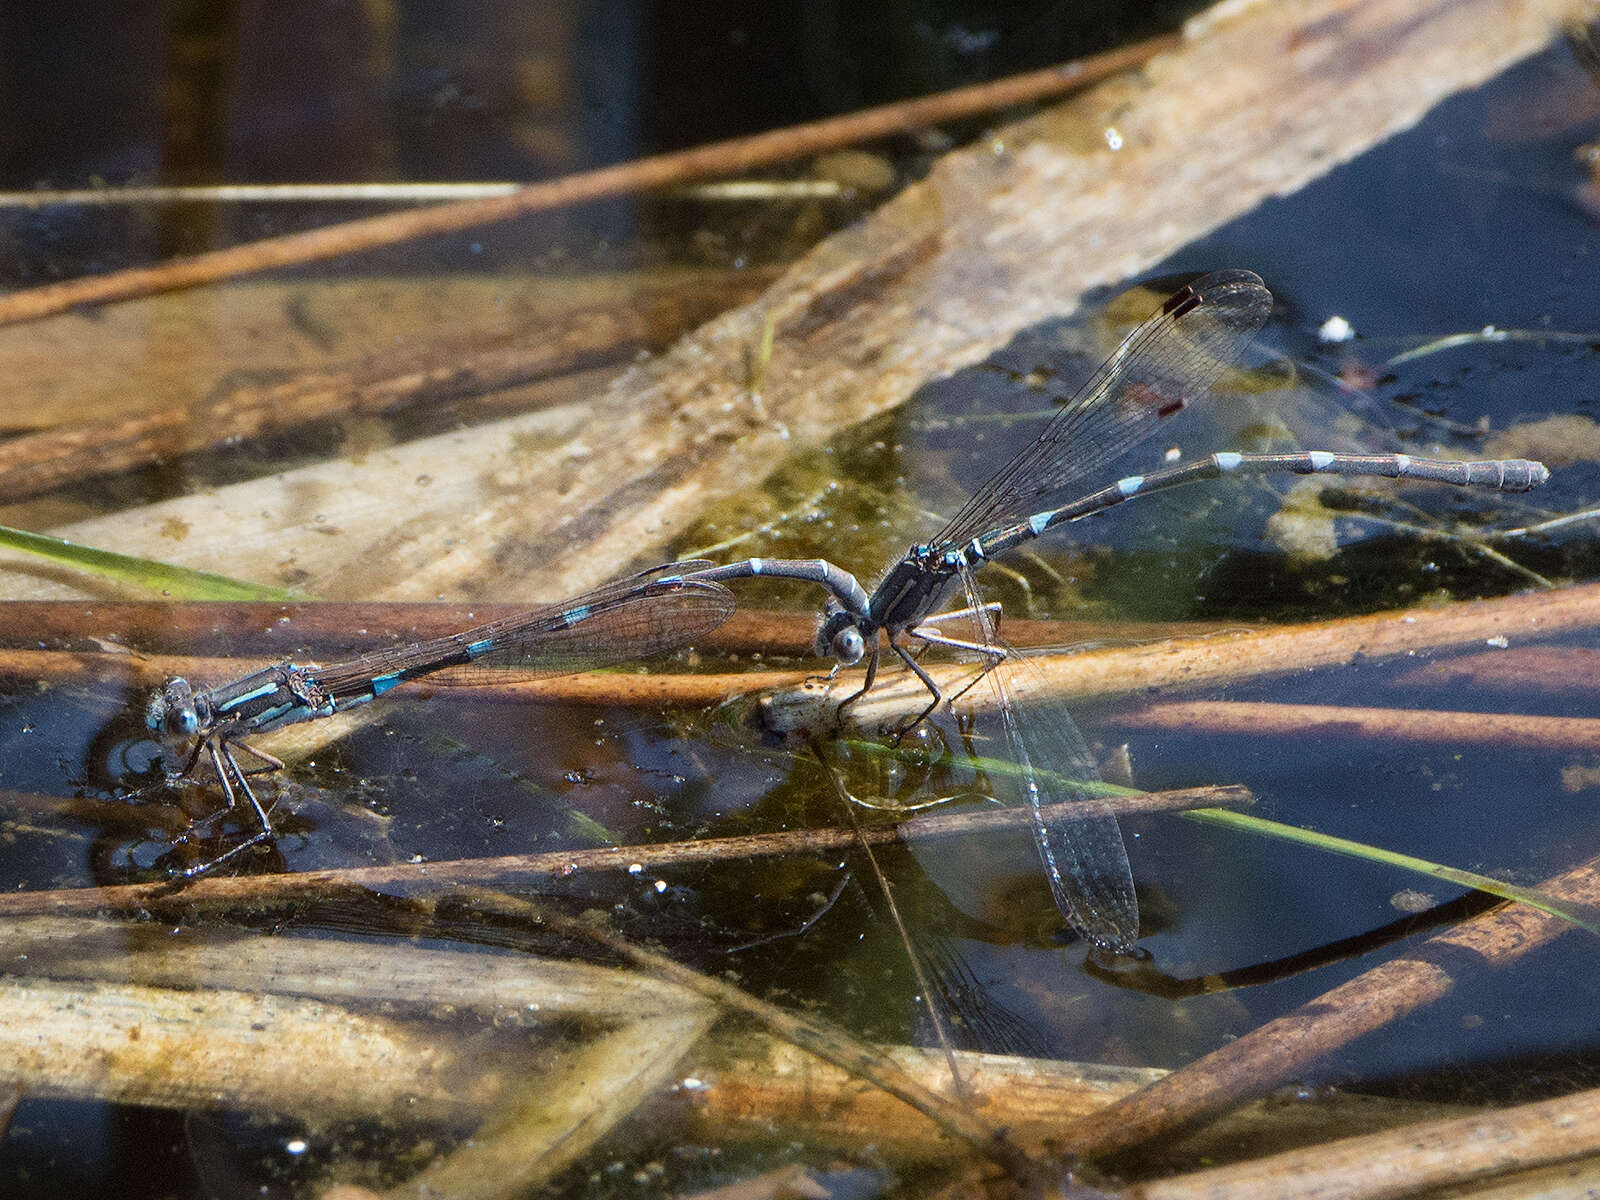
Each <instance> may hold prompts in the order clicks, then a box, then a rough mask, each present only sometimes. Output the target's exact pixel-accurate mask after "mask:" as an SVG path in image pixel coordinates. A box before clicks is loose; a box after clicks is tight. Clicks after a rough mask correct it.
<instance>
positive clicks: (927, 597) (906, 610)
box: [870, 543, 966, 634]
mask: <svg viewBox="0 0 1600 1200" xmlns="http://www.w3.org/2000/svg"><path fill="white" fill-rule="evenodd" d="M965 561H966V559H965V551H964V549H963V548H961V547H952V546H948V545H930V544H928V543H919V544H918V545H915V546H912V547H911V549H909V550H907V551H906V554H905V557H904V558H902V559H901V560H900V561H899V562H897V563H895V565H894V566H893V567H891V568H890V569H889V573H888V574H887V575H885V576H884V577H883V582H882V583H880V584H878V588H877V590H876V591H875V592H873V593H872V605H871V608H870V612H871V615H872V619H873V622H874V624H875V625H876V626H877V627H879V628H882V629H887V630H888V631H889V632H890V633H891V634H894V633H898V632H900V631H901V630H903V629H909V628H911V627H912V626H914V625H916V624H917V623H918V622H920V621H921V620H922V619H923V618H924V617H926V616H928V615H929V614H930V613H932V612H934V611H935V610H936V609H937V608H938V607H939V606H940V605H941V604H942V603H943V601H944V598H945V597H946V596H947V595H948V594H949V593H950V589H951V587H952V586H953V585H954V583H955V580H956V576H957V575H958V574H959V573H960V570H961V567H962V565H963V564H964V563H965Z"/></svg>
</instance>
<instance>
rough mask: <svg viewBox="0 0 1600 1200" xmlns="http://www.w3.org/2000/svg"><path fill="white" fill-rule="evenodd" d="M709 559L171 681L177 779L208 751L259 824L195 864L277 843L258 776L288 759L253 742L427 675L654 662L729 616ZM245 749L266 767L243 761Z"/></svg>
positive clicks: (441, 678) (203, 866)
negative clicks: (390, 638) (487, 617)
mask: <svg viewBox="0 0 1600 1200" xmlns="http://www.w3.org/2000/svg"><path fill="white" fill-rule="evenodd" d="M705 565H706V564H705V563H703V562H698V561H694V562H677V563H668V564H667V565H665V566H660V567H655V568H652V569H651V570H648V571H642V572H640V573H639V574H637V575H632V576H629V577H627V578H625V579H621V580H618V581H616V582H614V583H610V584H607V585H605V586H604V587H601V588H598V589H596V590H595V591H592V592H589V593H587V594H585V595H583V596H579V597H577V598H575V599H572V600H568V601H565V602H564V603H560V604H552V605H547V606H545V607H543V608H536V609H532V610H530V611H528V612H525V613H521V614H518V615H517V616H513V617H506V618H503V619H501V620H498V621H492V622H490V623H488V624H486V625H479V626H477V627H476V628H473V629H468V630H466V631H465V632H462V633H456V634H451V635H449V636H447V637H442V638H435V639H433V640H431V641H425V642H415V643H412V644H410V645H406V646H396V647H393V648H390V649H385V650H375V651H371V652H369V653H367V654H362V655H360V656H359V657H357V658H353V659H351V660H349V661H348V662H342V663H335V664H333V665H331V666H327V667H316V666H301V665H299V664H296V663H293V662H280V663H275V664H274V665H272V666H270V667H264V668H262V669H261V670H259V671H255V672H252V673H251V674H249V675H245V676H243V677H241V678H239V679H236V680H233V681H232V682H231V683H225V684H221V685H219V686H217V687H213V688H208V689H203V690H200V691H196V690H195V689H194V687H193V686H192V685H190V683H189V682H188V681H187V680H185V679H182V678H173V679H169V680H167V682H166V684H165V685H164V686H163V687H162V689H161V691H160V692H159V693H157V694H156V696H155V698H154V699H153V700H152V701H151V703H150V708H149V713H148V716H147V724H148V725H149V727H150V729H151V730H152V731H153V732H155V733H156V734H157V735H158V736H159V737H160V738H161V741H162V743H163V757H164V759H165V765H166V770H167V776H168V779H169V780H174V781H175V780H181V779H188V778H190V777H191V776H192V775H193V773H194V771H195V768H196V767H197V766H198V765H199V763H200V761H201V759H202V758H204V759H205V760H206V761H207V762H209V763H210V765H211V767H212V769H213V770H214V771H215V772H216V775H217V779H218V780H219V781H220V783H221V787H222V793H223V797H224V798H225V800H226V801H227V804H226V808H225V809H224V810H223V811H228V810H232V809H234V808H236V807H238V805H239V803H240V801H241V799H242V800H243V801H244V803H245V804H247V805H248V807H249V810H250V811H249V815H250V816H251V817H253V819H254V822H255V830H254V832H253V833H252V834H250V835H249V836H248V837H246V838H245V839H244V840H243V841H242V842H240V843H238V844H237V845H235V846H233V847H231V848H230V849H228V850H227V851H225V852H224V853H222V854H221V855H219V856H217V857H215V858H212V859H209V860H207V861H204V862H201V863H198V864H196V865H194V866H191V867H188V868H186V869H185V870H183V871H181V872H180V874H181V875H182V876H183V877H185V878H192V877H194V876H197V875H200V874H203V873H205V872H206V871H209V870H212V869H213V868H215V867H217V866H219V865H221V864H222V863H225V862H228V861H230V860H232V859H234V858H236V857H238V856H239V855H241V854H243V853H244V852H246V851H248V850H249V849H250V848H251V847H254V846H259V845H263V844H266V843H270V842H271V841H272V840H273V828H272V821H271V819H270V818H269V816H268V812H267V806H265V805H263V804H262V802H261V801H260V799H259V798H258V797H257V796H256V793H255V790H254V788H252V787H251V785H250V779H249V777H250V776H251V775H256V774H262V773H264V772H268V771H276V770H281V769H282V767H283V765H284V764H283V763H282V761H281V760H279V759H277V758H274V757H273V756H272V755H270V754H267V753H266V752H265V751H262V750H258V749H256V748H255V747H254V746H252V745H250V744H249V743H248V742H246V741H245V740H244V739H245V738H247V737H251V736H254V735H257V734H262V733H269V732H271V731H273V730H276V729H282V728H284V727H285V726H288V725H294V724H298V723H300V722H303V721H313V720H317V719H319V718H322V717H331V716H332V715H334V714H335V713H339V712H345V711H348V710H349V709H352V708H355V707H357V706H359V705H362V704H367V703H369V702H370V701H372V700H375V699H376V698H377V697H379V696H381V695H384V694H385V693H386V692H388V691H390V690H391V689H393V688H396V687H398V686H400V685H401V684H403V683H407V682H409V681H411V680H414V679H421V678H424V677H426V678H427V679H428V680H429V682H430V683H434V684H447V685H448V684H479V685H482V684H504V683H512V682H516V681H519V680H526V679H539V678H548V677H549V676H552V675H562V674H568V673H571V672H575V671H582V670H588V669H592V668H596V667H601V666H608V665H612V664H615V663H619V662H624V661H627V660H629V659H635V658H645V657H648V656H650V655H652V654H658V653H661V652H664V651H666V650H670V649H673V648H675V647H677V646H681V645H683V644H684V643H686V642H689V641H692V640H693V639H694V638H696V637H699V636H700V635H701V634H704V633H707V632H709V631H711V630H712V629H715V628H716V627H717V626H718V625H720V624H722V622H723V621H725V620H726V619H727V618H728V615H729V614H730V613H731V612H732V611H733V597H732V595H731V594H730V593H729V592H728V590H727V589H726V588H724V587H722V586H721V585H720V584H718V583H715V582H712V581H709V580H705V579H691V578H686V577H685V576H686V575H688V574H690V573H692V572H694V571H696V570H698V569H702V568H704V567H705ZM236 750H242V751H244V752H245V753H247V754H249V755H250V756H251V757H252V758H254V759H255V760H256V761H257V763H258V764H260V765H258V766H256V767H251V768H246V767H242V766H240V764H239V761H238V758H237V757H236V755H235V751H236Z"/></svg>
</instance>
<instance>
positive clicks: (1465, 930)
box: [1060, 859, 1600, 1158]
mask: <svg viewBox="0 0 1600 1200" xmlns="http://www.w3.org/2000/svg"><path fill="white" fill-rule="evenodd" d="M1539 887H1540V888H1541V889H1543V890H1546V891H1549V892H1552V893H1554V894H1556V895H1558V896H1561V897H1562V898H1564V899H1568V900H1572V901H1576V902H1579V903H1583V904H1590V905H1593V904H1597V903H1600V859H1591V860H1590V861H1588V862H1586V863H1583V864H1582V865H1580V866H1577V867H1574V868H1572V869H1570V870H1568V871H1564V872H1562V873H1561V874H1559V875H1556V876H1554V877H1553V878H1551V879H1549V880H1547V881H1546V882H1544V883H1542V884H1540V885H1539ZM1573 928H1574V926H1572V925H1571V924H1569V923H1568V922H1566V921H1564V920H1561V919H1560V918H1559V917H1553V916H1550V915H1549V914H1547V913H1543V912H1540V911H1538V910H1537V909H1533V908H1530V907H1528V906H1527V905H1523V904H1508V905H1502V906H1499V907H1496V908H1493V909H1490V910H1489V911H1488V912H1486V913H1484V914H1482V915H1481V916H1478V917H1475V918H1473V919H1472V920H1469V921H1466V922H1464V923H1463V924H1461V925H1460V926H1458V927H1456V928H1454V929H1449V930H1446V931H1444V932H1442V933H1437V934H1434V935H1433V936H1432V937H1430V938H1428V939H1426V940H1425V941H1423V942H1422V943H1420V944H1419V945H1418V946H1417V947H1416V948H1415V949H1413V950H1409V951H1407V952H1405V953H1402V954H1401V955H1400V956H1398V957H1396V958H1393V959H1391V960H1389V961H1388V962H1386V963H1383V964H1381V965H1380V966H1377V967H1374V968H1372V969H1371V970H1370V971H1366V972H1364V973H1362V974H1361V975H1358V976H1356V978H1354V979H1352V980H1350V981H1349V982H1348V983H1344V984H1341V985H1340V986H1338V987H1336V988H1334V989H1333V990H1331V991H1329V992H1326V993H1324V994H1323V995H1321V996H1319V997H1317V998H1316V999H1315V1000H1312V1001H1310V1002H1308V1003H1307V1004H1304V1005H1302V1006H1300V1007H1299V1008H1298V1009H1296V1010H1294V1011H1293V1012H1290V1013H1287V1014H1285V1015H1284V1016H1281V1017H1278V1018H1276V1019H1275V1020H1272V1021H1269V1022H1267V1024H1265V1025H1262V1026H1260V1027H1258V1028H1257V1029H1255V1030H1253V1031H1251V1032H1250V1033H1247V1034H1245V1035H1244V1036H1243V1037H1241V1038H1239V1039H1237V1040H1236V1041H1233V1042H1230V1043H1228V1044H1227V1045H1225V1046H1223V1047H1221V1048H1220V1049H1217V1050H1214V1051H1212V1052H1211V1053H1210V1054H1208V1055H1206V1056H1205V1057H1204V1058H1201V1059H1198V1060H1197V1061H1195V1062H1192V1063H1190V1064H1189V1065H1187V1066H1185V1067H1182V1068H1180V1069H1179V1070H1177V1071H1174V1072H1173V1073H1172V1074H1171V1075H1169V1076H1167V1077H1166V1078H1165V1079H1163V1080H1161V1081H1160V1082H1159V1083H1155V1084H1152V1085H1151V1086H1150V1087H1148V1088H1145V1089H1144V1090H1143V1091H1141V1092H1137V1093H1135V1094H1134V1095H1132V1096H1129V1097H1127V1098H1125V1099H1123V1100H1121V1101H1118V1102H1117V1103H1116V1104H1114V1105H1111V1106H1110V1107H1109V1108H1107V1109H1105V1110H1103V1111H1101V1112H1097V1113H1095V1114H1094V1115H1093V1116H1091V1117H1089V1118H1087V1119H1086V1120H1083V1121H1081V1122H1079V1123H1078V1124H1076V1125H1074V1126H1073V1127H1072V1128H1070V1129H1066V1130H1063V1131H1062V1132H1061V1134H1060V1138H1061V1143H1062V1145H1063V1146H1065V1147H1066V1148H1067V1149H1068V1150H1070V1151H1071V1152H1073V1153H1075V1154H1079V1155H1083V1156H1086V1157H1089V1156H1092V1157H1095V1158H1105V1157H1108V1156H1112V1155H1116V1154H1120V1153H1123V1152H1125V1151H1128V1150H1130V1149H1132V1148H1133V1147H1136V1146H1139V1145H1142V1144H1144V1143H1146V1142H1149V1141H1151V1140H1153V1139H1156V1138H1165V1137H1172V1136H1175V1135H1177V1134H1178V1133H1179V1132H1180V1131H1182V1130H1186V1129H1188V1128H1191V1127H1193V1126H1195V1125H1197V1124H1200V1123H1202V1122H1204V1121H1206V1120H1209V1119H1210V1118H1212V1117H1214V1116H1216V1115H1218V1114H1219V1113H1221V1112H1224V1111H1226V1110H1227V1109H1230V1108H1234V1107H1236V1106H1238V1105H1240V1104H1243V1103H1245V1102H1246V1101H1249V1100H1253V1099H1255V1098H1257V1097H1259V1096H1262V1095H1265V1094H1266V1093H1267V1092H1269V1091H1271V1090H1272V1089H1273V1088H1275V1087H1277V1086H1279V1085H1280V1084H1283V1083H1286V1082H1288V1081H1289V1080H1291V1079H1293V1078H1295V1077H1296V1076H1297V1075H1299V1074H1300V1073H1301V1072H1303V1071H1304V1070H1305V1069H1306V1068H1307V1067H1309V1066H1310V1065H1311V1064H1312V1063H1314V1062H1316V1061H1317V1060H1319V1059H1322V1058H1324V1057H1326V1056H1327V1055H1329V1054H1331V1053H1333V1052H1334V1051H1336V1050H1338V1049H1339V1048H1340V1047H1342V1046H1345V1045H1347V1044H1349V1043H1350V1042H1352V1041H1354V1040H1355V1039H1356V1038H1358V1037H1361V1036H1362V1035H1363V1034H1367V1033H1371V1032H1373V1031H1375V1030H1378V1029H1381V1028H1383V1027H1384V1026H1386V1025H1388V1024H1389V1023H1390V1022H1392V1021H1394V1020H1396V1019H1398V1018H1400V1017H1404V1016H1406V1015H1408V1014H1410V1013H1413V1012H1416V1011H1417V1010H1418V1009H1420V1008H1423V1007H1425V1006H1426V1005H1429V1004H1432V1003H1433V1002H1435V1001H1437V1000H1440V999H1442V998H1443V997H1445V996H1447V995H1449V994H1450V993H1451V992H1452V991H1454V990H1455V987H1456V984H1457V983H1458V982H1459V981H1460V979H1459V975H1458V973H1459V972H1461V971H1464V970H1476V969H1479V968H1482V967H1503V966H1507V965H1509V964H1511V963H1514V962H1516V961H1517V960H1518V959H1520V958H1522V957H1523V956H1524V955H1526V954H1528V953H1529V952H1531V951H1533V950H1537V949H1539V948H1540V947H1542V946H1544V945H1546V944H1548V943H1549V942H1552V941H1554V940H1555V939H1556V938H1558V937H1560V936H1561V935H1562V934H1564V933H1568V932H1570V931H1571V930H1572V929H1573Z"/></svg>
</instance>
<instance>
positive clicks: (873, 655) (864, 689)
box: [835, 634, 878, 716]
mask: <svg viewBox="0 0 1600 1200" xmlns="http://www.w3.org/2000/svg"><path fill="white" fill-rule="evenodd" d="M872 637H873V642H872V648H871V649H870V650H868V651H867V674H866V678H865V679H863V680H862V681H861V686H860V687H859V688H857V689H856V690H855V691H853V692H851V693H850V694H849V695H848V696H846V697H845V698H844V699H843V700H841V701H839V707H838V708H837V709H836V710H835V711H836V712H837V713H838V714H839V715H840V716H843V714H844V710H845V709H846V708H848V707H849V706H850V705H852V704H854V703H855V702H856V701H857V700H859V699H861V697H863V696H865V695H866V694H867V693H868V692H870V691H871V690H872V684H873V681H874V680H876V679H877V678H878V642H877V637H878V635H877V634H873V635H872Z"/></svg>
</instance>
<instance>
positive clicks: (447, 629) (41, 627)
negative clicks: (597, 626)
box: [0, 600, 1240, 659]
mask: <svg viewBox="0 0 1600 1200" xmlns="http://www.w3.org/2000/svg"><path fill="white" fill-rule="evenodd" d="M527 607H528V606H527V605H525V604H513V603H505V602H496V603H488V604H443V603H409V602H406V601H385V600H376V601H339V600H313V601H305V602H301V603H281V602H276V601H233V600H198V601H171V600H7V601H0V647H3V646H8V645H9V646H15V647H17V648H19V649H21V648H30V647H39V646H41V645H44V646H49V645H51V644H55V643H71V642H86V641H89V640H90V639H95V638H105V637H108V636H109V637H114V638H116V639H117V640H118V641H120V642H125V643H127V644H128V645H129V646H136V647H138V648H139V650H141V651H143V652H145V653H153V652H158V651H159V652H162V653H172V654H182V653H195V652H197V647H198V646H200V645H203V644H206V643H208V642H210V641H215V642H216V643H218V644H219V645H224V646H226V647H227V653H228V654H229V656H230V657H235V658H247V657H260V658H264V659H266V658H271V657H273V656H274V655H282V654H300V655H305V654H308V653H313V654H326V653H329V652H330V651H331V652H333V653H340V654H344V653H352V652H357V651H360V650H370V649H373V648H375V647H379V646H384V645H389V644H391V643H393V642H408V641H422V640H425V639H427V638H436V637H443V636H444V635H446V634H451V633H459V632H461V630H463V629H466V628H468V627H470V626H472V625H477V624H481V623H482V622H485V621H496V620H499V619H500V618H502V617H512V616H516V615H517V614H519V613H522V612H526V611H527ZM1239 630H1240V625H1239V623H1238V622H1237V621H1234V622H1229V623H1227V624H1223V623H1220V622H1215V621H1209V622H1208V621H1075V620H1064V621H1034V620H1010V619H1008V620H1007V621H1006V640H1007V641H1008V642H1010V643H1011V645H1013V646H1020V647H1028V646H1058V647H1059V646H1072V645H1078V644H1082V643H1086V642H1097V643H1104V642H1114V643H1117V644H1119V645H1126V644H1128V643H1132V642H1143V641H1156V640H1158V639H1162V638H1173V637H1207V636H1210V635H1212V634H1216V633H1221V632H1231V633H1237V632H1239ZM356 631H360V633H359V634H357V632H356ZM816 632H817V617H816V614H815V613H809V612H795V611H777V610H773V609H758V608H743V607H741V608H740V609H739V611H737V612H735V613H734V614H733V615H732V616H731V617H729V618H728V619H727V620H726V621H724V622H723V623H722V625H720V626H719V627H718V628H716V629H715V630H713V631H712V632H710V633H708V634H706V635H705V636H704V637H702V638H701V639H700V640H699V642H698V643H697V648H698V649H701V650H707V651H711V652H714V653H718V654H750V653H759V654H768V655H772V654H776V655H784V656H788V657H795V658H803V657H807V656H809V655H810V654H811V648H812V642H813V641H814V639H815V637H816Z"/></svg>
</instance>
